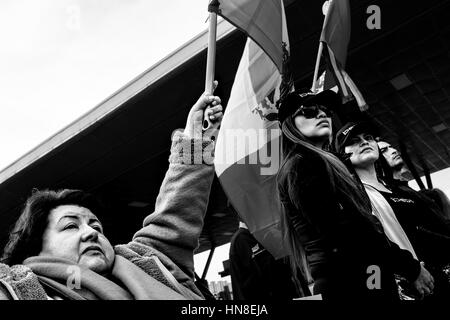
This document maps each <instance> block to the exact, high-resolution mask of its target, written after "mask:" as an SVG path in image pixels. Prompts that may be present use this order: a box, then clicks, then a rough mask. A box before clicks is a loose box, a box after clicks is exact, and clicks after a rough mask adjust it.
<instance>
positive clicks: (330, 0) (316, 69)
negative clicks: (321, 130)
mask: <svg viewBox="0 0 450 320" xmlns="http://www.w3.org/2000/svg"><path fill="white" fill-rule="evenodd" d="M326 3H328V5H325V4H326ZM332 3H333V0H328V1H325V2H324V4H323V6H322V12H323V14H324V16H325V18H324V19H323V25H322V30H323V28H324V27H325V26H326V24H327V22H328V18H329V14H328V12H329V11H330V10H329V9H330V6H331V5H332ZM321 36H322V35H321ZM322 51H323V42H322V41H319V50H318V52H317V58H316V66H315V67H314V76H313V82H312V86H311V91H312V92H316V90H317V76H318V74H319V66H320V58H321V57H322Z"/></svg>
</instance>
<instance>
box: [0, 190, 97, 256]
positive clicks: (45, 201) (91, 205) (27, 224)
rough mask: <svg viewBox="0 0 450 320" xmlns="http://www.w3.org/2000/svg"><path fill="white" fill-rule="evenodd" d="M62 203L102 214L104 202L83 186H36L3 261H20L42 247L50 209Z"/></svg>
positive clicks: (10, 239)
mask: <svg viewBox="0 0 450 320" xmlns="http://www.w3.org/2000/svg"><path fill="white" fill-rule="evenodd" d="M61 205H78V206H80V207H84V208H87V209H89V210H90V211H91V212H92V213H94V214H95V215H96V216H97V217H98V218H100V217H99V215H101V214H102V211H103V209H102V206H101V204H100V202H99V201H97V199H96V198H94V196H92V195H91V194H89V193H85V192H83V191H81V190H71V189H63V190H58V191H54V190H41V191H39V190H35V191H34V192H33V194H32V195H31V196H30V197H29V198H28V199H27V201H26V203H25V207H24V209H23V210H22V214H21V215H20V216H19V218H18V219H17V221H16V224H15V225H14V227H13V229H12V231H11V233H10V236H9V241H8V243H7V244H6V246H5V249H4V250H3V256H2V262H3V263H6V264H8V265H14V264H20V263H22V262H23V260H25V259H26V258H28V257H32V256H35V255H38V254H39V253H40V252H41V250H42V237H43V234H44V232H45V229H46V228H47V224H48V216H49V214H50V212H51V211H52V210H53V209H54V208H56V207H58V206H61Z"/></svg>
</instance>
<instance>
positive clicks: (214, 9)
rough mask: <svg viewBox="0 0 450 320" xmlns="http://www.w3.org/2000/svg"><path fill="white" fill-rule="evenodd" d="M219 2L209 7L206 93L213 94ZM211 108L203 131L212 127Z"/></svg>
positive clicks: (207, 111)
mask: <svg viewBox="0 0 450 320" xmlns="http://www.w3.org/2000/svg"><path fill="white" fill-rule="evenodd" d="M219 5H220V3H219V1H218V0H212V1H211V2H210V3H209V5H208V11H209V38H208V55H207V59H206V79H205V93H206V94H212V93H213V91H214V68H215V64H216V37H217V13H218V11H219ZM209 110H210V107H209V106H208V107H207V108H206V110H205V113H204V115H203V131H205V130H207V129H208V128H209V127H211V125H212V123H211V120H210V119H209V114H210V111H209Z"/></svg>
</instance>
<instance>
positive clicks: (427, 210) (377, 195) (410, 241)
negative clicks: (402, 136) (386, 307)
mask: <svg viewBox="0 0 450 320" xmlns="http://www.w3.org/2000/svg"><path fill="white" fill-rule="evenodd" d="M375 136H378V131H377V128H375V127H374V126H372V125H371V124H370V123H369V122H357V123H347V124H346V125H345V126H343V127H342V128H341V129H340V130H339V132H338V133H337V135H336V139H335V148H336V151H337V152H338V153H341V154H346V155H347V158H348V161H346V164H347V165H348V167H349V169H350V170H351V171H353V172H354V173H355V174H356V175H357V178H358V179H359V180H360V182H361V184H362V185H363V186H364V188H365V190H366V192H367V194H368V196H369V198H370V201H371V203H372V207H373V213H374V214H375V215H376V216H377V217H378V218H379V219H380V221H381V222H382V224H383V227H384V229H385V232H386V234H387V235H388V237H389V238H390V239H391V240H392V241H393V242H395V243H397V244H398V245H399V246H400V247H401V248H403V249H406V250H408V251H410V252H411V254H413V255H414V257H419V259H421V260H422V261H425V266H426V268H427V269H429V270H430V272H431V274H432V275H433V278H434V283H435V286H434V287H435V289H433V288H430V287H427V286H426V287H425V288H423V290H421V291H419V292H418V294H419V297H420V298H423V297H424V296H429V295H432V297H431V299H441V298H445V299H448V298H449V297H450V286H449V282H448V279H446V276H445V274H444V272H443V270H442V269H443V267H445V266H447V265H449V262H450V253H449V250H448V249H449V248H450V230H449V228H448V226H447V225H446V223H445V221H444V220H442V219H441V216H440V215H439V214H438V213H436V212H435V211H434V210H432V208H431V207H430V204H429V202H424V201H423V200H422V197H420V196H418V194H417V192H415V191H414V190H412V189H410V191H407V190H408V189H404V188H399V187H398V185H397V184H393V183H390V181H392V174H391V176H390V177H389V165H388V164H387V162H386V160H385V158H384V157H383V156H382V155H381V150H380V149H379V147H378V145H377V142H376V140H375ZM404 287H405V288H406V289H407V288H408V286H404ZM405 293H407V292H405ZM428 299H430V298H428Z"/></svg>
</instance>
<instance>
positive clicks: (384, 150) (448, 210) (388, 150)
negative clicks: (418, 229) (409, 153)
mask: <svg viewBox="0 0 450 320" xmlns="http://www.w3.org/2000/svg"><path fill="white" fill-rule="evenodd" d="M378 147H379V148H380V150H381V154H382V155H383V157H384V159H385V160H386V163H387V167H389V168H390V171H391V172H390V173H389V175H392V179H393V180H392V183H393V184H397V185H398V186H400V187H402V188H404V189H409V190H413V189H412V188H410V187H409V186H408V181H409V180H411V179H412V174H411V172H410V171H409V169H408V167H407V166H406V164H405V162H404V161H403V158H402V156H401V154H400V153H399V152H398V151H397V149H395V148H394V147H392V145H391V144H390V143H388V142H386V141H384V140H380V141H378ZM419 193H420V194H421V195H424V196H425V197H426V198H424V197H422V200H423V201H427V198H428V199H430V200H432V201H433V202H434V203H435V204H436V205H437V206H438V209H439V211H436V212H439V213H440V214H441V216H442V217H443V218H444V219H445V220H446V221H447V223H449V224H450V199H449V198H448V197H447V195H446V194H445V193H444V192H443V191H442V190H440V189H438V188H433V189H425V190H420V191H419ZM430 205H431V204H430ZM432 206H433V205H432ZM435 209H436V208H435Z"/></svg>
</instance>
